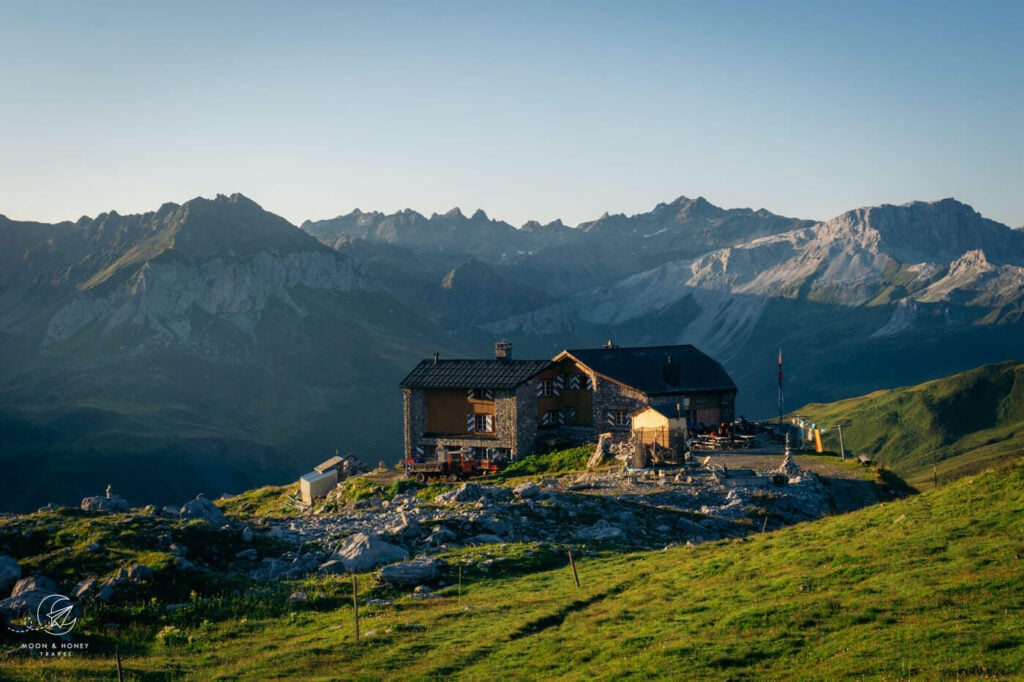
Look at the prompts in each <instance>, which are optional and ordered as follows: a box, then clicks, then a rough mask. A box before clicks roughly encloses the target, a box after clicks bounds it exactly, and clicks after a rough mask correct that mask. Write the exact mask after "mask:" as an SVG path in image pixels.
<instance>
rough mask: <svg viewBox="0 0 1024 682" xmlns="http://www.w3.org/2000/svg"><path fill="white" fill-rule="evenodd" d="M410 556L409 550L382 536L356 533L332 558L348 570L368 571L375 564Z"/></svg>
mask: <svg viewBox="0 0 1024 682" xmlns="http://www.w3.org/2000/svg"><path fill="white" fill-rule="evenodd" d="M408 557H409V552H408V550H406V549H404V548H402V547H399V546H397V545H393V544H391V543H389V542H387V541H385V540H384V539H382V538H381V537H380V536H375V535H367V534H365V533H355V534H353V535H352V536H351V537H350V538H348V539H347V540H345V542H344V543H342V545H341V546H340V547H338V549H337V551H336V552H335V554H334V556H333V557H332V559H333V560H336V561H338V562H340V563H341V564H342V565H343V566H344V567H345V570H347V571H368V570H370V569H371V568H373V567H374V566H379V565H381V564H386V563H390V562H392V561H400V560H402V559H407V558H408Z"/></svg>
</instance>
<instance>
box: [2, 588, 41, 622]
mask: <svg viewBox="0 0 1024 682" xmlns="http://www.w3.org/2000/svg"><path fill="white" fill-rule="evenodd" d="M52 594H54V593H53V592H51V591H50V590H28V591H25V592H22V593H20V594H17V595H14V596H11V597H8V598H7V599H4V600H2V601H0V617H3V618H6V619H7V621H8V622H13V621H14V620H15V619H18V620H20V619H23V618H29V619H31V620H32V621H34V620H35V617H36V612H37V611H38V610H39V604H41V603H42V601H43V600H44V599H46V598H47V597H49V596H50V595H52Z"/></svg>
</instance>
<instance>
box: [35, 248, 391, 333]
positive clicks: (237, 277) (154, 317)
mask: <svg viewBox="0 0 1024 682" xmlns="http://www.w3.org/2000/svg"><path fill="white" fill-rule="evenodd" d="M295 287H305V288H307V289H312V290H316V291H334V292H348V291H353V290H356V289H363V290H371V289H374V288H376V287H375V285H374V284H373V283H372V282H371V281H370V280H369V279H368V278H367V277H366V276H365V275H362V274H361V273H360V272H358V270H357V268H356V266H355V264H354V263H353V262H352V260H351V259H347V258H344V257H342V256H340V255H338V254H333V253H321V252H316V253H308V252H307V253H287V254H275V253H269V252H262V253H258V254H256V255H253V256H249V257H245V258H233V259H229V258H221V257H215V258H210V259H208V260H203V261H201V262H198V263H196V262H183V261H176V260H174V259H159V258H158V259H154V260H150V261H147V262H145V263H144V264H142V265H141V266H140V267H139V268H138V269H137V270H135V272H134V273H133V274H131V275H130V276H129V277H128V278H127V279H124V280H123V281H121V282H119V283H116V284H114V285H112V286H106V287H101V288H98V289H90V290H87V291H84V292H81V293H79V294H78V295H76V296H74V297H73V298H72V299H71V300H70V301H68V302H67V303H66V304H64V305H63V306H62V307H61V308H60V309H59V310H58V311H57V312H56V313H55V314H54V315H53V317H52V318H51V319H50V322H49V324H48V325H47V329H46V335H45V336H44V337H43V340H42V346H43V347H44V348H46V347H49V346H52V345H53V344H56V343H60V342H62V341H66V340H68V339H69V338H71V337H72V336H73V335H74V334H76V333H77V332H79V331H80V330H82V329H83V328H85V327H86V326H88V325H93V324H96V323H98V324H100V325H101V326H102V328H103V329H104V330H106V331H109V330H110V329H112V328H114V327H116V326H117V325H120V324H130V325H134V326H137V327H141V328H145V329H148V330H149V331H151V332H152V333H153V334H154V335H155V336H156V337H158V338H160V339H161V340H163V341H165V342H177V343H181V344H187V343H188V342H189V338H190V334H191V321H190V320H191V315H192V313H193V311H194V310H195V309H197V308H198V309H200V310H202V311H203V312H205V313H207V314H209V315H214V316H218V317H221V318H223V319H224V320H226V321H228V322H230V324H232V325H233V326H235V327H237V328H238V329H239V330H241V331H244V332H246V333H250V334H251V333H252V332H253V331H254V330H255V328H256V324H257V323H258V322H259V320H260V317H261V314H262V312H263V310H264V308H265V307H266V305H267V301H268V300H269V299H270V298H276V299H278V300H279V301H280V302H282V303H284V304H285V305H287V306H288V307H290V308H292V309H293V310H294V311H295V312H296V314H297V315H299V316H303V315H305V314H307V311H306V310H305V309H304V308H303V306H302V304H300V303H298V302H296V301H295V299H294V297H293V296H292V295H291V291H292V290H293V289H294V288H295Z"/></svg>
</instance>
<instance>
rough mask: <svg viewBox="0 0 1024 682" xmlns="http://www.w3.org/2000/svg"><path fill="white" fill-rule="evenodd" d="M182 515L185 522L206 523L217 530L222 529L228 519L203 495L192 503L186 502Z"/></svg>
mask: <svg viewBox="0 0 1024 682" xmlns="http://www.w3.org/2000/svg"><path fill="white" fill-rule="evenodd" d="M180 515H181V519H182V520H183V521H190V520H198V521H205V522H206V523H208V524H210V525H211V526H213V527H215V528H220V527H221V526H223V525H224V524H225V523H227V519H225V518H224V512H222V511H221V510H220V509H219V508H218V507H217V505H215V504H214V503H213V502H210V501H209V500H208V499H206V498H205V497H203V496H202V495H199V496H198V497H196V499H194V500H192V501H190V502H186V503H185V504H184V505H183V506H182V508H181V512H180Z"/></svg>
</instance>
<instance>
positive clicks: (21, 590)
mask: <svg viewBox="0 0 1024 682" xmlns="http://www.w3.org/2000/svg"><path fill="white" fill-rule="evenodd" d="M59 591H60V588H58V587H57V583H55V582H53V581H52V580H50V579H49V578H47V577H46V576H43V575H33V576H29V577H27V578H22V579H21V580H19V581H18V582H16V583H14V589H13V590H11V596H12V597H18V596H20V595H22V594H25V593H27V592H44V593H46V594H55V593H57V592H59Z"/></svg>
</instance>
